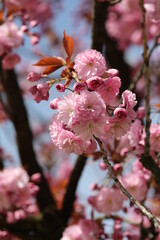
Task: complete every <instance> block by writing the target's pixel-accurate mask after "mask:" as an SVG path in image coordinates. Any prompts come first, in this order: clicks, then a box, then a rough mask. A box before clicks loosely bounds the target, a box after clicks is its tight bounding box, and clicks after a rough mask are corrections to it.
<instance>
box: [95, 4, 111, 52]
mask: <svg viewBox="0 0 160 240" xmlns="http://www.w3.org/2000/svg"><path fill="white" fill-rule="evenodd" d="M108 4H109V3H107V2H103V3H101V2H98V1H96V0H94V1H93V18H92V44H91V48H92V49H96V50H97V51H99V52H101V53H102V52H103V46H104V41H105V21H106V14H107V7H108Z"/></svg>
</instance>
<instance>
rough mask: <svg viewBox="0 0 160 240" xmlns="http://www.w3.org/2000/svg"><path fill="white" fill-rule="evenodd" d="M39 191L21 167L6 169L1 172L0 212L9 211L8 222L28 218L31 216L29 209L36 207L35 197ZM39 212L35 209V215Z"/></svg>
mask: <svg viewBox="0 0 160 240" xmlns="http://www.w3.org/2000/svg"><path fill="white" fill-rule="evenodd" d="M38 190H39V188H38V186H36V185H34V183H33V182H32V183H31V182H29V176H28V175H27V172H26V171H25V170H24V169H22V168H21V167H17V168H5V169H4V170H3V171H1V172H0V199H1V201H0V212H4V211H8V212H7V221H8V222H15V221H17V220H19V219H23V218H26V217H27V216H28V214H30V213H29V212H28V210H27V209H28V207H29V206H31V205H34V206H35V199H34V196H35V195H36V194H37V191H38ZM37 212H38V208H37V207H34V212H33V214H35V213H37Z"/></svg>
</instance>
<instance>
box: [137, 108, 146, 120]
mask: <svg viewBox="0 0 160 240" xmlns="http://www.w3.org/2000/svg"><path fill="white" fill-rule="evenodd" d="M144 117H145V108H144V107H139V108H138V110H137V118H138V119H143V118H144Z"/></svg>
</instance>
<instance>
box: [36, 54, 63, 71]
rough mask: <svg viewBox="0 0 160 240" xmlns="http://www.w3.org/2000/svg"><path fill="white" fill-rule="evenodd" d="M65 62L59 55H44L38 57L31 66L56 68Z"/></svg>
mask: <svg viewBox="0 0 160 240" xmlns="http://www.w3.org/2000/svg"><path fill="white" fill-rule="evenodd" d="M65 64H66V62H65V60H64V59H63V58H60V57H44V58H42V59H40V60H39V61H38V62H37V63H35V64H33V66H39V67H56V68H57V69H58V68H60V67H62V66H64V65H65Z"/></svg>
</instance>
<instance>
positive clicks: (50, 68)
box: [43, 66, 61, 75]
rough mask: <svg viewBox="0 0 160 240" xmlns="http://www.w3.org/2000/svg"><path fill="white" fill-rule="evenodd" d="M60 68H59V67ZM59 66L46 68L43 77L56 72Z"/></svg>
mask: <svg viewBox="0 0 160 240" xmlns="http://www.w3.org/2000/svg"><path fill="white" fill-rule="evenodd" d="M60 67H61V66H60ZM60 67H59V66H57V67H46V68H45V70H44V71H43V75H48V74H50V73H52V72H54V71H56V70H57V69H59V68H60Z"/></svg>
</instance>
